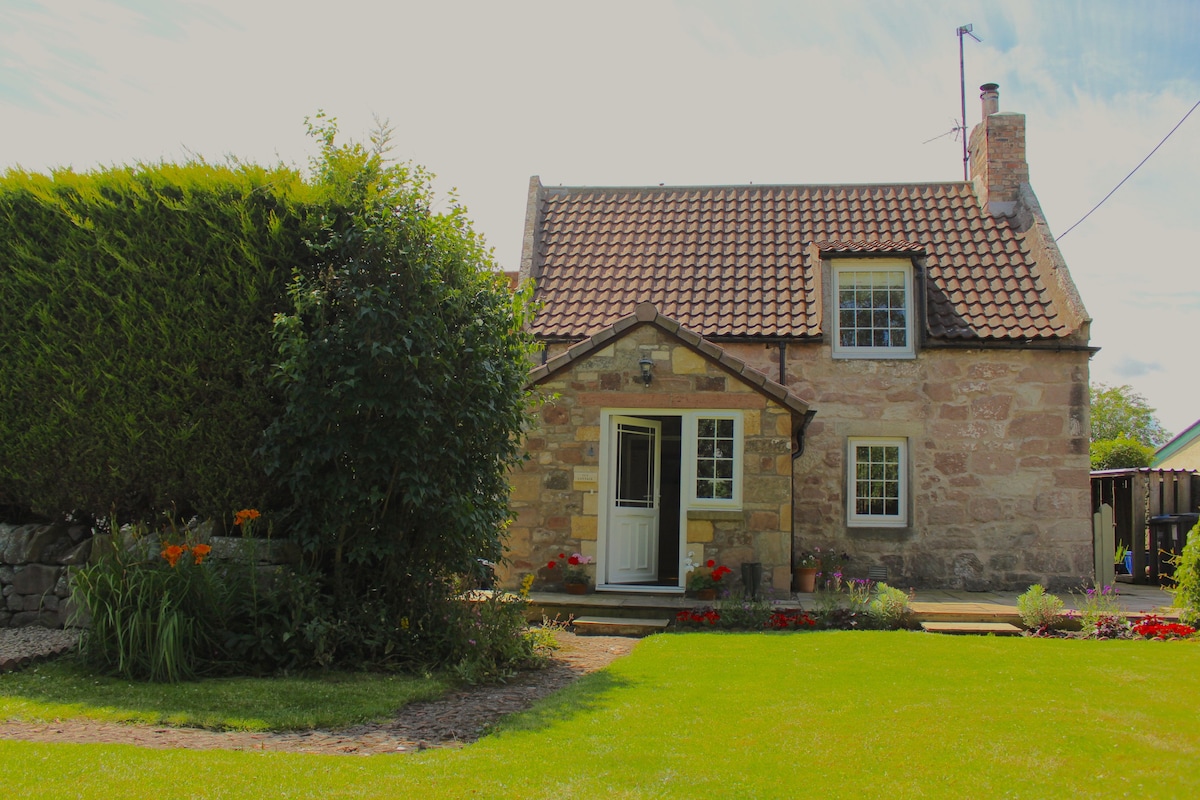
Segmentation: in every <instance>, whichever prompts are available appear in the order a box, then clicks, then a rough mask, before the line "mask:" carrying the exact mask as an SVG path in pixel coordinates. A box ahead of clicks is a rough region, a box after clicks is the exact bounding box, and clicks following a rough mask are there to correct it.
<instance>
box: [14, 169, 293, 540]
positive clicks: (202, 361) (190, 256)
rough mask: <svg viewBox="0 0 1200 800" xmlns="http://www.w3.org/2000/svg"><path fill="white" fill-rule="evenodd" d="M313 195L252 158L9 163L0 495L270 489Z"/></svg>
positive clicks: (89, 500)
mask: <svg viewBox="0 0 1200 800" xmlns="http://www.w3.org/2000/svg"><path fill="white" fill-rule="evenodd" d="M312 195H313V191H312V189H311V188H310V187H309V186H308V185H307V184H306V183H305V182H304V181H303V180H302V179H301V177H300V175H299V174H298V173H297V172H296V171H294V170H289V169H285V168H282V167H280V168H274V169H265V168H262V167H257V166H249V165H241V164H231V165H229V166H213V165H208V164H205V163H189V164H184V165H173V164H160V165H138V166H134V167H118V168H110V169H105V170H101V171H96V172H91V173H86V174H80V173H75V172H73V171H70V170H59V171H55V172H53V173H52V174H51V175H42V174H34V173H29V172H25V171H21V170H10V171H7V172H5V173H4V174H3V175H2V176H0V506H8V507H9V508H10V509H12V508H17V509H25V510H32V511H34V512H35V513H39V514H42V515H46V516H51V517H53V516H60V515H63V514H67V513H72V512H74V513H83V514H88V515H92V516H96V517H101V518H104V517H107V516H109V515H110V514H115V515H116V516H118V517H120V518H122V519H131V518H139V517H141V518H145V517H148V516H152V515H154V514H156V513H159V512H162V511H169V510H172V509H173V510H174V511H175V512H177V513H178V514H181V515H183V514H190V513H198V514H201V515H203V516H210V517H212V518H215V519H225V518H227V517H228V515H229V512H230V510H231V509H235V508H240V507H244V506H250V505H255V504H260V503H262V502H263V501H264V499H265V495H266V494H267V493H268V492H269V489H268V484H267V480H266V477H265V474H264V470H263V468H262V464H261V459H260V458H257V457H256V456H255V455H254V451H255V449H256V448H257V447H259V446H260V444H261V437H262V431H263V430H264V428H265V427H266V426H267V425H268V424H269V422H270V420H271V419H272V418H273V417H274V415H275V413H276V407H277V401H275V400H274V399H273V398H272V395H271V392H270V390H269V388H268V386H267V373H268V369H269V365H270V363H271V358H272V344H271V326H272V319H273V316H274V315H275V313H276V312H279V311H282V310H285V309H286V308H287V306H288V299H287V291H286V287H287V284H288V281H289V280H290V278H291V274H292V270H293V269H294V268H297V267H302V266H303V265H304V264H306V263H307V262H309V261H311V259H312V256H311V255H310V252H309V249H308V248H307V246H306V244H305V242H306V239H307V237H308V235H309V233H310V231H309V226H310V225H311V224H314V223H311V222H310V221H309V220H310V218H312V217H315V216H317V215H315V214H312V213H311V209H312V202H313V201H312Z"/></svg>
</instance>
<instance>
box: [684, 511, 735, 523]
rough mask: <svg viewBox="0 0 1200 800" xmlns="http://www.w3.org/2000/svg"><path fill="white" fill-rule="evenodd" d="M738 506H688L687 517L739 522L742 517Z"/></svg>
mask: <svg viewBox="0 0 1200 800" xmlns="http://www.w3.org/2000/svg"><path fill="white" fill-rule="evenodd" d="M744 516H745V515H744V514H743V513H742V510H741V509H740V508H689V509H688V510H687V518H688V519H706V520H711V521H713V522H740V521H741V520H742V519H743V518H744Z"/></svg>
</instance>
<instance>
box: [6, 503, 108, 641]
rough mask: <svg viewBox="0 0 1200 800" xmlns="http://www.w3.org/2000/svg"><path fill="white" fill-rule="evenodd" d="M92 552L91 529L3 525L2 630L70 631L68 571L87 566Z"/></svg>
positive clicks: (69, 526)
mask: <svg viewBox="0 0 1200 800" xmlns="http://www.w3.org/2000/svg"><path fill="white" fill-rule="evenodd" d="M91 552H92V539H91V529H90V528H89V527H87V526H85V525H66V524H55V525H0V595H2V602H0V627H20V626H23V625H42V626H44V627H47V628H61V627H63V626H65V625H66V624H67V623H68V622H69V620H70V616H71V601H70V594H71V590H70V585H69V582H68V577H67V568H68V567H71V566H75V565H78V564H86V563H87V560H88V558H89V556H90V555H91Z"/></svg>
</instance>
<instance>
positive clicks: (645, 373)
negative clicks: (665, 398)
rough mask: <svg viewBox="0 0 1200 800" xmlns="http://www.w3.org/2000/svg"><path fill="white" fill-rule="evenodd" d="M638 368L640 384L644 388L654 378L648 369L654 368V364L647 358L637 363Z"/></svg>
mask: <svg viewBox="0 0 1200 800" xmlns="http://www.w3.org/2000/svg"><path fill="white" fill-rule="evenodd" d="M638 366H639V367H641V368H642V383H643V384H645V385H646V386H649V385H650V381H651V380H653V378H654V376H653V375H651V374H650V369H651V368H652V367H653V366H654V362H653V361H651V360H650V359H649V358H643V359H642V360H641V361H639V362H638Z"/></svg>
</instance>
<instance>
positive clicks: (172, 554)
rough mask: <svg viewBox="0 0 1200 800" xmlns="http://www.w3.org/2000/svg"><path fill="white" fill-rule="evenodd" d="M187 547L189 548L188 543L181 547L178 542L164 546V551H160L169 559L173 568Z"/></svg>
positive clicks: (168, 561)
mask: <svg viewBox="0 0 1200 800" xmlns="http://www.w3.org/2000/svg"><path fill="white" fill-rule="evenodd" d="M187 549H188V548H187V546H186V545H185V546H183V547H180V546H179V545H177V544H173V545H169V546H167V547H165V548H163V551H162V553H160V555H161V556H162V557H163V558H165V559H166V560H167V563H168V564H170V565H171V567H172V569H173V568H174V567H175V565H176V564H177V563H178V562H179V557H180V556H182V555H183V554H184V553H185V552H186V551H187Z"/></svg>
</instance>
